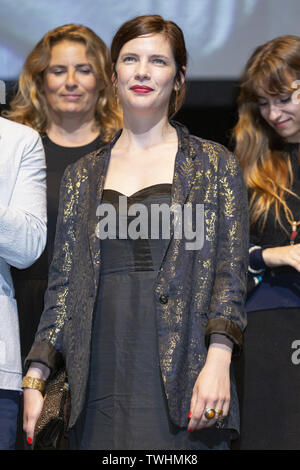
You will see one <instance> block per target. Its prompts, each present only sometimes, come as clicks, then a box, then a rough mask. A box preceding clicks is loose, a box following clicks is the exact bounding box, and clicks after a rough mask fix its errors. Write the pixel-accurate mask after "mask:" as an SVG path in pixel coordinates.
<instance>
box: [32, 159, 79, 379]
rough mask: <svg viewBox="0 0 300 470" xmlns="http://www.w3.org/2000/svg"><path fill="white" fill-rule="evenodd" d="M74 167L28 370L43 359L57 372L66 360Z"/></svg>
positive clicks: (67, 177)
mask: <svg viewBox="0 0 300 470" xmlns="http://www.w3.org/2000/svg"><path fill="white" fill-rule="evenodd" d="M71 169H72V165H70V166H69V167H67V168H66V170H65V172H64V176H63V178H62V181H61V186H60V197H59V209H58V217H57V225H56V234H55V243H54V253H53V259H52V263H51V265H50V269H49V276H48V286H47V290H46V293H45V307H44V311H43V314H42V316H41V320H40V323H39V327H38V331H37V334H36V336H35V341H34V344H33V346H32V348H31V350H30V352H29V354H28V356H27V358H26V359H25V368H26V369H27V368H28V367H29V365H30V363H31V362H41V363H43V364H45V365H46V366H48V367H49V368H50V369H51V371H52V372H55V371H56V370H57V369H59V368H60V367H61V366H62V364H63V362H64V359H63V355H62V345H63V335H64V328H65V324H66V321H67V320H68V312H67V297H68V292H69V283H70V282H69V281H70V275H71V271H72V263H73V249H74V243H75V221H76V207H77V199H78V198H77V196H78V192H77V191H76V189H75V187H76V182H75V181H74V178H73V177H72V170H71Z"/></svg>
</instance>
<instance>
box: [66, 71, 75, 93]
mask: <svg viewBox="0 0 300 470" xmlns="http://www.w3.org/2000/svg"><path fill="white" fill-rule="evenodd" d="M76 87H77V83H76V77H75V70H68V71H67V77H66V88H68V90H69V89H74V88H76Z"/></svg>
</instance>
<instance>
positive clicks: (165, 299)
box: [159, 295, 169, 305]
mask: <svg viewBox="0 0 300 470" xmlns="http://www.w3.org/2000/svg"><path fill="white" fill-rule="evenodd" d="M168 299H169V298H168V296H167V295H161V296H160V297H159V301H160V303H161V304H164V305H165V304H167V303H168Z"/></svg>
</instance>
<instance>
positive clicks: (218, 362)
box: [188, 346, 231, 432]
mask: <svg viewBox="0 0 300 470" xmlns="http://www.w3.org/2000/svg"><path fill="white" fill-rule="evenodd" d="M230 362H231V352H230V351H227V350H225V349H223V348H219V347H214V346H211V347H210V348H209V350H208V354H207V358H206V362H205V365H204V367H203V369H202V370H201V372H200V374H199V376H198V378H197V380H196V382H195V385H194V388H193V395H192V399H191V406H190V414H189V416H190V421H189V425H188V431H189V432H192V431H195V430H199V429H201V428H202V429H203V428H208V427H211V426H213V425H214V424H216V422H217V420H218V418H219V419H220V417H219V416H218V412H216V410H221V411H222V418H224V417H225V416H227V414H228V411H229V404H230ZM209 409H212V410H215V412H216V414H215V417H214V418H213V419H207V418H206V417H205V415H204V413H205V411H206V410H209Z"/></svg>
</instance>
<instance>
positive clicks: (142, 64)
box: [135, 60, 150, 81]
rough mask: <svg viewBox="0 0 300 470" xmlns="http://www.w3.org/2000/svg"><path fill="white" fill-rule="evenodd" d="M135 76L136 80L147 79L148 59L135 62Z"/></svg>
mask: <svg viewBox="0 0 300 470" xmlns="http://www.w3.org/2000/svg"><path fill="white" fill-rule="evenodd" d="M135 78H136V79H137V80H141V81H144V80H149V78H150V71H149V66H148V61H147V60H140V61H139V62H138V63H137V64H136V69H135Z"/></svg>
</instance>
